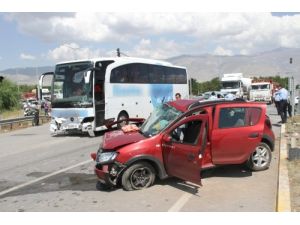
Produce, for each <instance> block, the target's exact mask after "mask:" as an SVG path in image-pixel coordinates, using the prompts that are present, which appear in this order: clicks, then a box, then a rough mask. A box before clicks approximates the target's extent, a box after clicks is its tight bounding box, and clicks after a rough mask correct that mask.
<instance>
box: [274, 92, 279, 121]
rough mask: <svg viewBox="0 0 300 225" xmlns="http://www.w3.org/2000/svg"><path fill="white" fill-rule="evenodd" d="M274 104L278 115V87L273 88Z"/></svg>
mask: <svg viewBox="0 0 300 225" xmlns="http://www.w3.org/2000/svg"><path fill="white" fill-rule="evenodd" d="M273 99H274V104H275V107H276V109H277V114H278V115H280V94H279V91H278V88H276V89H275V92H274V94H273Z"/></svg>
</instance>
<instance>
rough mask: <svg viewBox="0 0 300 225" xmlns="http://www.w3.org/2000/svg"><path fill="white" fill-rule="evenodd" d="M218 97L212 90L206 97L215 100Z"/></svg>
mask: <svg viewBox="0 0 300 225" xmlns="http://www.w3.org/2000/svg"><path fill="white" fill-rule="evenodd" d="M217 99H218V97H217V96H216V93H215V92H214V91H213V92H212V93H211V95H210V97H209V98H208V100H217Z"/></svg>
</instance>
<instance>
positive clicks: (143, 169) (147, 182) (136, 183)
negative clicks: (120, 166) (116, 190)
mask: <svg viewBox="0 0 300 225" xmlns="http://www.w3.org/2000/svg"><path fill="white" fill-rule="evenodd" d="M154 180H155V170H154V168H153V167H152V166H151V165H150V164H149V163H147V162H139V163H135V164H133V165H132V166H130V167H129V168H128V169H127V170H126V171H125V172H124V174H123V176H122V186H123V188H124V189H125V190H127V191H132V190H140V189H144V188H147V187H150V186H151V185H152V184H153V183H154Z"/></svg>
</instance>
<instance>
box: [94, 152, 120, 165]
mask: <svg viewBox="0 0 300 225" xmlns="http://www.w3.org/2000/svg"><path fill="white" fill-rule="evenodd" d="M117 155H118V153H117V152H102V153H100V154H98V157H97V162H98V163H100V164H104V163H105V164H108V163H111V162H113V161H114V160H115V158H116V157H117Z"/></svg>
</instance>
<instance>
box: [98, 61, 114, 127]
mask: <svg viewBox="0 0 300 225" xmlns="http://www.w3.org/2000/svg"><path fill="white" fill-rule="evenodd" d="M113 62H114V61H112V60H109V61H101V62H96V64H95V68H96V69H95V73H94V99H95V101H94V103H95V104H94V105H95V106H94V107H95V126H96V127H99V126H102V125H103V122H104V118H105V115H104V112H105V90H104V83H105V72H106V68H107V66H108V65H109V64H111V63H113Z"/></svg>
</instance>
